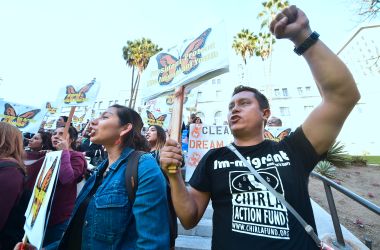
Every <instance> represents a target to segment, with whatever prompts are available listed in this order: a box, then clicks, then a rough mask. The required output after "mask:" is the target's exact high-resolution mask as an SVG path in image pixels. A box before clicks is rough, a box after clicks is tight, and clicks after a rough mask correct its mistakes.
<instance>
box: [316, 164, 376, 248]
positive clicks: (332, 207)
mask: <svg viewBox="0 0 380 250" xmlns="http://www.w3.org/2000/svg"><path fill="white" fill-rule="evenodd" d="M311 176H314V177H316V178H318V179H320V180H321V181H322V182H323V186H324V188H325V192H326V197H327V203H328V204H329V209H330V214H331V218H332V221H333V225H334V231H335V236H336V240H337V242H336V243H337V246H338V247H340V248H341V249H345V248H346V244H345V242H344V238H343V234H342V229H341V227H340V222H339V217H338V212H337V210H336V207H335V202H334V197H333V194H332V191H331V187H333V188H334V189H335V190H337V191H339V192H341V193H342V194H344V195H346V196H347V197H349V198H350V199H352V200H354V201H356V202H358V203H359V204H360V205H362V206H364V207H366V208H367V209H369V210H371V211H372V212H374V213H375V214H377V215H380V207H379V206H377V205H376V204H374V203H372V202H370V201H368V200H366V199H364V198H363V197H361V196H359V195H357V194H355V193H354V192H352V191H350V190H349V189H347V188H345V187H343V186H341V185H339V184H337V183H335V182H333V181H332V180H330V179H329V178H327V177H325V176H323V175H321V174H319V173H317V172H315V171H313V172H311ZM365 244H366V246H367V247H369V248H370V249H371V245H372V242H371V241H366V242H365Z"/></svg>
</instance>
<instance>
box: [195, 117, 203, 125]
mask: <svg viewBox="0 0 380 250" xmlns="http://www.w3.org/2000/svg"><path fill="white" fill-rule="evenodd" d="M194 123H195V124H202V119H201V118H200V117H198V116H197V117H195V120H194Z"/></svg>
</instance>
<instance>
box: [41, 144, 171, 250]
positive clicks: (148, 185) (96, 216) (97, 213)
mask: <svg viewBox="0 0 380 250" xmlns="http://www.w3.org/2000/svg"><path fill="white" fill-rule="evenodd" d="M132 151H133V149H131V148H125V149H124V150H123V152H122V154H121V155H120V157H119V159H118V160H117V161H116V162H114V163H113V164H112V165H111V166H110V167H109V172H108V174H107V175H106V176H105V178H104V180H103V182H102V184H101V185H100V186H99V187H98V189H97V191H96V193H95V195H94V196H93V198H92V199H91V200H90V202H89V204H88V207H87V212H86V215H85V220H84V225H83V230H82V249H165V250H166V249H169V217H168V216H169V215H168V203H167V200H166V199H167V198H166V182H165V179H164V176H163V175H162V172H161V170H160V169H159V166H158V165H157V162H156V161H155V159H154V158H153V157H152V156H151V155H150V154H144V155H142V156H141V158H140V160H139V166H138V187H137V190H136V198H135V201H134V203H133V206H131V203H130V202H129V200H128V194H127V190H126V182H125V168H126V166H127V163H126V161H125V159H126V158H127V157H128V155H129V154H130V153H131V152H132ZM106 167H107V161H103V162H102V163H101V165H99V167H98V169H99V171H97V172H95V173H94V174H93V176H92V177H91V178H89V179H88V180H87V182H86V184H85V186H84V187H83V189H82V191H81V193H80V194H79V196H78V198H77V201H76V204H75V207H74V211H73V214H72V216H71V218H73V216H74V215H75V213H76V212H77V210H78V207H79V206H80V204H81V203H82V202H83V201H84V200H85V199H86V197H87V195H88V194H89V192H90V190H91V188H92V187H93V185H94V184H95V180H96V178H101V176H100V175H99V172H103V171H102V170H103V169H104V168H106ZM69 228H70V226H69ZM65 240H70V239H68V238H67V237H65V235H64V236H63V238H62V240H61V242H60V243H61V244H59V245H60V246H62V243H63V242H64V241H65ZM53 245H54V244H52V245H50V246H48V247H47V248H46V249H47V250H49V249H54V246H53ZM56 245H58V243H56ZM58 249H60V247H58Z"/></svg>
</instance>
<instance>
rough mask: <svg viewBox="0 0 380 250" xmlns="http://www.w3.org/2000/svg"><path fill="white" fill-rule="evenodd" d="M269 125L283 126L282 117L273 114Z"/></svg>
mask: <svg viewBox="0 0 380 250" xmlns="http://www.w3.org/2000/svg"><path fill="white" fill-rule="evenodd" d="M267 126H269V127H281V126H282V121H281V119H280V118H278V117H276V116H271V117H270V118H269V120H268V123H267Z"/></svg>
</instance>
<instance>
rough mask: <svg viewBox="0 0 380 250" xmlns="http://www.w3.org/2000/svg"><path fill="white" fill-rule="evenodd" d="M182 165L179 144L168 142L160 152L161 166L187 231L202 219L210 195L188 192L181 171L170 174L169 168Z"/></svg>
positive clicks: (195, 191) (196, 191)
mask: <svg viewBox="0 0 380 250" xmlns="http://www.w3.org/2000/svg"><path fill="white" fill-rule="evenodd" d="M181 164H182V152H181V149H180V147H179V146H178V143H177V142H176V141H174V140H171V139H169V140H167V141H166V143H165V146H164V147H163V148H162V149H161V151H160V165H161V168H162V169H163V170H164V171H165V172H166V173H167V175H168V177H169V181H170V188H171V195H172V200H173V205H174V209H175V212H176V214H177V216H178V218H179V219H180V221H181V223H182V225H183V226H184V227H185V228H186V229H190V228H193V227H194V226H196V225H197V224H198V222H199V220H200V219H201V218H202V216H203V214H204V212H205V210H206V207H207V205H208V203H209V201H210V193H206V192H200V191H198V190H196V189H194V188H190V189H189V190H188V189H187V188H186V186H185V183H184V181H183V179H182V176H181V170H180V169H177V171H176V173H175V174H173V173H169V172H168V170H167V168H168V167H169V166H174V165H175V166H177V167H180V166H181Z"/></svg>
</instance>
